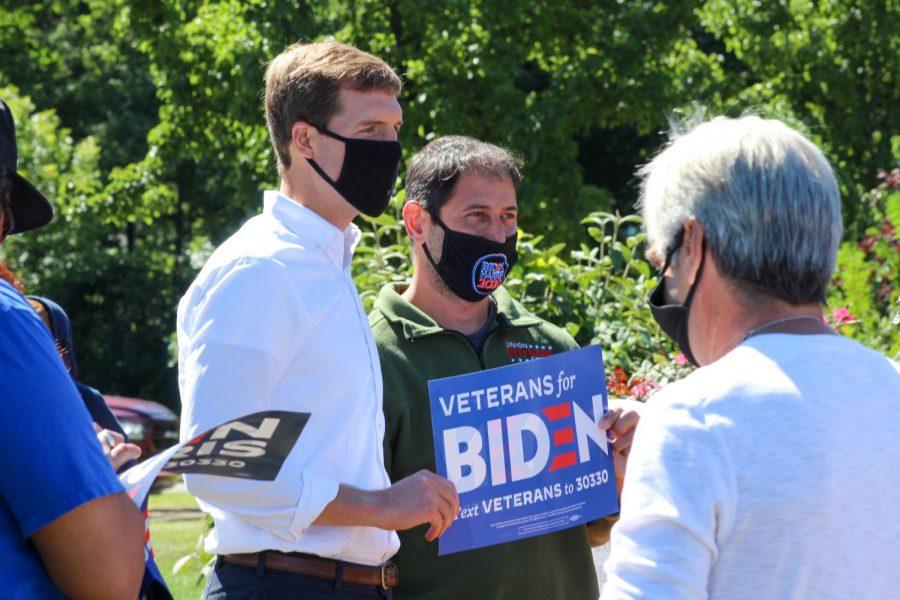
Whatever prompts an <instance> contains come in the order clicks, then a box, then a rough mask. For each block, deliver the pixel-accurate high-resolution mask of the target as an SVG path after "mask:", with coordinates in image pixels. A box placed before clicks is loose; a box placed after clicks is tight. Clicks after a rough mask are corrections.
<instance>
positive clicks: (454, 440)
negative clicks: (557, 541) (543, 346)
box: [428, 346, 633, 554]
mask: <svg viewBox="0 0 900 600" xmlns="http://www.w3.org/2000/svg"><path fill="white" fill-rule="evenodd" d="M428 389H429V393H430V396H431V419H432V427H433V430H434V438H435V460H436V461H437V468H438V472H439V473H440V474H442V475H446V476H447V478H448V479H450V481H452V482H453V483H455V484H456V488H457V490H458V491H459V495H460V503H461V510H460V513H459V516H458V517H457V519H456V520H455V521H454V522H453V524H452V526H451V527H450V528H449V529H448V531H447V534H446V535H445V536H444V537H443V538H441V543H440V547H439V554H449V553H452V552H459V551H462V550H469V549H472V548H480V547H483V546H489V545H491V544H498V543H502V542H508V541H514V540H517V539H521V538H526V537H531V536H535V535H541V534H545V533H550V532H553V531H559V530H561V529H566V528H568V527H574V526H576V525H582V524H584V523H587V522H589V521H593V520H594V519H597V518H599V517H602V516H604V515H608V514H610V513H613V512H615V511H616V510H617V508H618V502H617V493H616V492H617V490H616V485H615V482H616V477H615V470H614V468H613V460H612V459H613V457H611V456H610V449H609V445H608V443H607V434H606V430H607V429H611V431H612V434H613V439H614V440H618V442H619V447H620V448H623V449H624V448H627V447H628V446H629V445H630V436H631V433H630V431H631V429H633V424H632V423H631V420H632V418H630V417H627V418H623V419H622V420H621V421H620V419H619V417H620V416H621V415H620V414H619V413H618V412H617V413H616V414H614V415H612V416H611V417H609V418H608V420H607V421H602V418H603V415H604V413H605V409H606V382H605V378H604V376H603V357H602V353H601V351H600V347H599V346H592V347H589V348H583V349H581V350H572V351H570V352H565V353H563V354H557V355H554V356H551V357H547V358H543V359H540V360H536V361H531V362H527V363H519V364H514V365H509V366H506V367H500V368H497V369H490V370H487V371H479V372H475V373H469V374H467V375H459V376H456V377H448V378H445V379H438V380H433V381H429V382H428ZM613 449H614V450H615V445H614V446H613ZM613 454H615V452H613ZM619 454H620V457H621V458H623V459H624V452H620V453H619Z"/></svg>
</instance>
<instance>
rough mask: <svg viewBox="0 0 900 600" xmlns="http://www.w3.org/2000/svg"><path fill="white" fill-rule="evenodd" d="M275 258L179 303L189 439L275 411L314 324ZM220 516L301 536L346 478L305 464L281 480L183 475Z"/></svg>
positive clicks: (250, 263)
mask: <svg viewBox="0 0 900 600" xmlns="http://www.w3.org/2000/svg"><path fill="white" fill-rule="evenodd" d="M285 277H286V275H285V274H284V273H283V272H282V271H281V267H280V265H278V264H277V263H275V262H274V261H267V260H251V259H242V260H241V261H238V262H237V263H234V264H230V265H227V266H226V267H224V268H222V269H221V270H220V272H219V273H216V274H214V275H212V276H210V277H208V278H207V280H206V285H204V286H203V287H202V288H194V289H192V290H191V292H190V293H189V295H188V296H186V297H185V299H184V300H183V301H182V305H181V306H179V315H178V338H179V339H178V344H179V387H180V389H181V397H182V404H183V407H182V421H181V439H182V440H187V439H190V438H192V437H194V436H195V435H197V434H199V433H202V432H204V431H206V430H208V429H211V428H212V427H215V426H216V425H218V424H220V423H222V422H224V421H227V420H229V419H232V418H238V417H241V416H244V415H247V414H251V413H255V412H259V411H264V410H270V409H271V395H272V392H273V390H274V388H275V386H277V385H278V383H279V381H280V379H281V377H282V375H283V373H284V370H285V368H286V366H287V365H288V364H289V363H290V361H291V360H292V359H293V357H294V354H295V353H296V352H297V351H298V349H299V348H298V341H299V340H302V339H303V336H304V334H305V331H306V330H307V329H308V327H309V323H308V319H307V318H306V316H305V315H304V314H303V312H302V305H301V304H300V303H298V302H296V299H295V298H294V296H293V293H292V290H291V288H290V286H289V285H288V284H287V282H286V281H285V279H284V278H285ZM184 480H185V484H186V486H187V489H188V491H189V492H190V493H191V494H193V495H194V496H196V497H197V499H198V500H199V501H200V502H201V505H205V506H204V508H205V509H207V511H208V512H210V513H211V514H212V515H213V516H214V517H215V516H217V514H219V515H222V514H224V513H228V514H230V515H233V516H235V517H237V518H240V519H241V520H243V521H245V522H247V523H249V524H251V525H253V526H255V527H259V528H261V529H264V530H267V531H269V532H270V533H271V534H273V535H275V536H277V537H280V538H283V539H288V540H295V539H299V538H300V537H301V536H302V535H303V533H304V531H305V530H306V529H307V528H309V526H310V525H311V524H312V522H313V521H315V519H316V518H317V517H318V516H319V514H320V513H321V512H322V511H323V510H324V509H325V507H326V506H327V505H328V503H330V502H331V501H332V500H333V499H334V497H335V496H336V495H337V491H338V486H339V482H337V481H335V480H333V479H330V478H328V477H327V475H325V474H322V473H315V472H313V471H311V470H309V469H308V468H304V465H303V464H301V465H300V468H299V471H298V469H296V468H295V469H292V470H290V471H288V470H287V469H282V472H281V473H279V476H278V477H277V478H276V479H275V480H274V481H253V480H246V479H233V478H226V477H218V476H213V475H198V474H189V475H185V476H184Z"/></svg>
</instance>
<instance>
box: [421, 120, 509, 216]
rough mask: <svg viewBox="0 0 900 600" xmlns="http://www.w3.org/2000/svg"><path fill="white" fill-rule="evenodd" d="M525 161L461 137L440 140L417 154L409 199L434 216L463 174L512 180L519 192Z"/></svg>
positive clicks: (507, 152)
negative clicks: (523, 162)
mask: <svg viewBox="0 0 900 600" xmlns="http://www.w3.org/2000/svg"><path fill="white" fill-rule="evenodd" d="M521 168H522V161H521V160H519V158H517V157H516V156H515V155H514V154H513V153H512V152H510V151H509V150H507V149H506V148H501V147H500V146H495V145H494V144H489V143H487V142H481V141H479V140H476V139H473V138H470V137H465V136H461V135H448V136H446V137H442V138H438V139H436V140H434V141H432V142H430V143H428V144H426V145H425V147H423V148H422V149H421V150H419V151H418V152H416V153H415V154H414V155H413V157H412V158H411V159H410V161H409V169H407V173H406V199H407V200H416V201H417V202H419V203H420V204H421V205H422V206H423V208H425V210H427V211H428V212H430V213H431V214H433V215H438V214H439V213H440V210H441V207H442V206H444V204H445V203H446V202H447V200H448V199H449V198H450V196H451V195H452V194H453V188H455V187H456V182H457V181H459V178H460V176H461V175H462V174H463V173H475V174H477V175H480V176H482V177H494V178H497V179H509V180H510V181H512V184H513V186H514V187H515V188H516V189H518V187H519V182H520V181H521V180H522V174H521Z"/></svg>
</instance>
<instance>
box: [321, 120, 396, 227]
mask: <svg viewBox="0 0 900 600" xmlns="http://www.w3.org/2000/svg"><path fill="white" fill-rule="evenodd" d="M316 129H318V130H319V131H321V132H322V133H323V134H325V135H327V136H328V137H332V138H334V139H336V140H339V141H341V142H344V164H343V166H342V167H341V173H340V175H338V178H337V181H335V180H333V179H332V178H331V177H329V176H328V175H327V174H326V173H325V171H324V170H322V167H320V166H319V165H317V164H316V163H315V161H313V160H311V159H308V158H307V159H306V160H307V162H308V163H309V164H310V165H311V166H312V168H313V169H315V171H316V173H318V174H319V176H320V177H322V179H324V180H325V181H327V182H328V183H329V185H331V187H333V188H334V189H335V191H336V192H337V193H338V194H340V195H341V196H342V197H343V198H344V200H346V201H347V202H349V203H350V204H351V206H353V207H354V208H356V209H357V210H358V211H359V212H361V213H363V214H365V215H369V216H370V217H377V216H378V215H380V214H381V213H383V212H384V210H385V209H386V208H387V207H388V203H389V202H390V201H391V193H392V192H393V191H394V184H395V183H396V182H397V175H398V174H399V172H400V159H401V157H402V156H403V148H402V147H401V146H400V142H392V141H384V140H360V139H355V138H348V137H344V136H342V135H338V134H336V133H334V132H333V131H329V130H328V129H325V128H324V127H317V128H316Z"/></svg>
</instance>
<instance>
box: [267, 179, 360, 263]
mask: <svg viewBox="0 0 900 600" xmlns="http://www.w3.org/2000/svg"><path fill="white" fill-rule="evenodd" d="M263 214H268V215H271V216H272V217H274V218H275V220H277V221H278V222H279V223H281V224H282V225H284V226H285V227H286V228H287V229H288V230H289V231H290V232H291V233H293V234H294V235H296V236H297V237H298V238H300V240H301V241H303V242H304V244H306V245H308V246H310V247H312V248H316V249H317V250H319V251H321V252H322V253H323V254H325V256H327V257H328V258H329V259H331V261H332V262H334V263H335V264H336V265H338V266H339V267H342V268H344V269H347V268H349V267H350V260H351V259H352V258H353V253H354V251H356V246H357V245H358V244H359V240H360V237H361V236H362V234H361V232H360V230H359V227H357V226H356V225H354V224H353V223H350V225H348V226H347V228H346V229H344V230H343V231H341V230H340V229H338V228H337V227H335V226H334V225H332V224H331V223H329V222H328V221H326V220H325V219H323V218H322V217H321V216H319V215H318V214H317V213H315V212H314V211H312V210H310V209H308V208H306V207H305V206H303V205H302V204H300V203H299V202H295V201H293V200H291V199H290V198H288V197H287V196H285V195H284V194H282V193H281V192H279V191H278V190H267V191H266V192H265V193H264V194H263Z"/></svg>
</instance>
